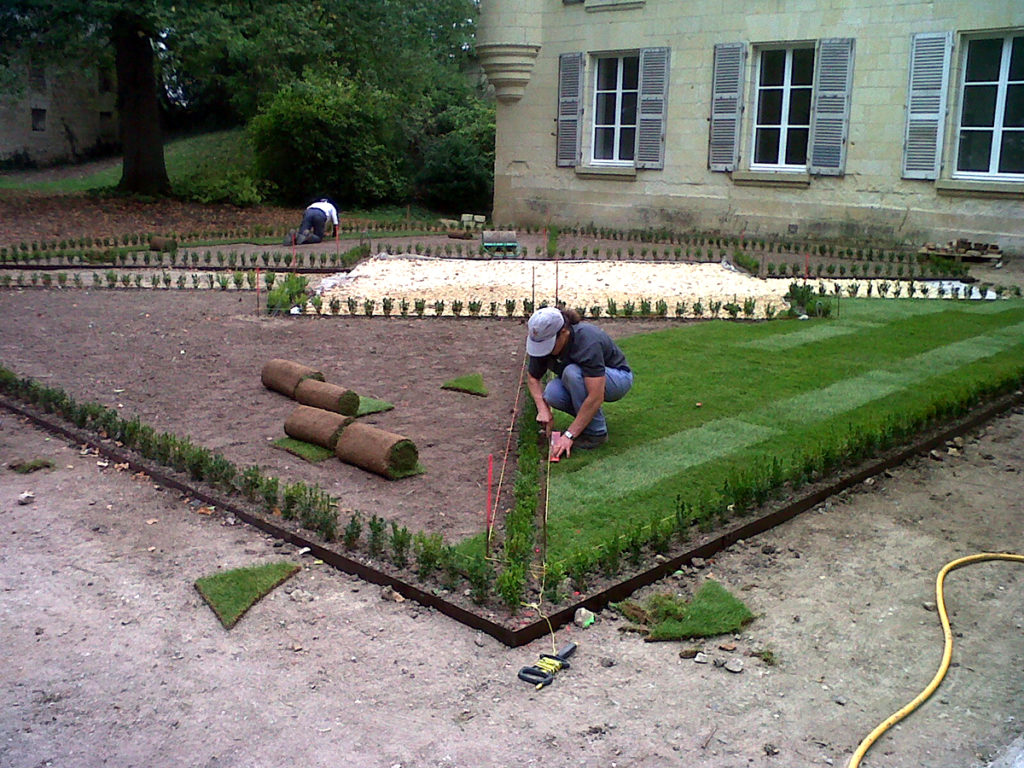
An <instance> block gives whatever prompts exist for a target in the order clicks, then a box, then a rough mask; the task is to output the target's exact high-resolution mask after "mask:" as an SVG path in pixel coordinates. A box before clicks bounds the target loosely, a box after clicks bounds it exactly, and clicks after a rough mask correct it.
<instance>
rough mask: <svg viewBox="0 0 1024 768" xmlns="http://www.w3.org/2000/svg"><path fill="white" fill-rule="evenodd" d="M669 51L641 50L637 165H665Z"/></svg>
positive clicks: (664, 49)
mask: <svg viewBox="0 0 1024 768" xmlns="http://www.w3.org/2000/svg"><path fill="white" fill-rule="evenodd" d="M668 52H669V49H668V48H644V49H643V50H641V51H640V104H639V114H638V115H637V122H638V125H637V131H636V167H637V168H664V167H665V116H666V110H667V108H668V63H669V62H668V58H669V57H668Z"/></svg>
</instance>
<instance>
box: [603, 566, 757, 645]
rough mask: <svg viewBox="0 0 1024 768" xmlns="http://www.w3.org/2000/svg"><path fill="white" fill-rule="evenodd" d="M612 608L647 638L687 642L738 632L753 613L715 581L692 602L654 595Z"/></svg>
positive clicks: (704, 586)
mask: <svg viewBox="0 0 1024 768" xmlns="http://www.w3.org/2000/svg"><path fill="white" fill-rule="evenodd" d="M612 607H613V608H614V609H615V610H617V611H618V612H619V613H621V614H622V615H623V616H625V617H626V618H627V619H629V620H630V621H631V622H633V624H635V625H637V626H638V627H641V628H642V629H643V632H644V633H645V635H646V637H645V639H646V640H648V641H651V642H655V641H659V640H686V639H687V638H693V637H714V636H715V635H724V634H726V633H728V632H736V631H737V630H739V629H740V628H742V627H743V625H744V624H746V623H747V622H749V621H751V620H752V619H753V618H754V614H752V613H751V612H750V609H749V608H747V606H746V605H744V604H743V601H741V600H739V599H738V598H736V597H735V596H733V594H732V593H731V592H729V590H727V589H726V588H725V587H723V586H722V585H721V584H719V583H718V582H717V581H715V580H714V579H708V580H707V581H705V582H704V583H703V584H702V585H701V587H700V589H698V590H697V593H696V594H695V595H694V596H693V599H692V600H690V601H689V602H686V601H685V600H683V599H681V598H679V597H676V596H675V595H665V594H658V595H651V596H650V597H649V598H647V600H645V601H644V602H643V603H638V602H636V601H634V600H624V601H623V602H621V603H613V604H612Z"/></svg>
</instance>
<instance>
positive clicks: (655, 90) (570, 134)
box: [555, 48, 669, 169]
mask: <svg viewBox="0 0 1024 768" xmlns="http://www.w3.org/2000/svg"><path fill="white" fill-rule="evenodd" d="M588 68H589V70H590V72H591V73H592V74H587V70H588ZM668 80H669V49H668V48H642V49H640V50H639V51H637V52H633V53H615V54H612V53H601V54H591V55H589V56H588V55H587V54H584V53H582V52H579V53H563V54H561V55H560V56H559V57H558V118H557V125H558V129H557V132H556V141H555V145H556V148H555V160H556V163H557V165H559V166H572V167H580V166H584V167H587V166H606V167H620V168H621V167H627V168H638V169H639V168H650V169H660V168H664V166H665V122H666V115H667V105H668ZM588 89H589V93H588V96H585V95H584V94H585V92H587V91H588ZM584 101H586V104H587V105H588V106H589V109H587V110H585V109H584ZM584 137H586V139H587V142H584V141H583V139H584ZM585 143H589V147H586V151H587V158H586V159H584V157H583V153H584V149H585Z"/></svg>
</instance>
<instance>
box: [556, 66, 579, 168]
mask: <svg viewBox="0 0 1024 768" xmlns="http://www.w3.org/2000/svg"><path fill="white" fill-rule="evenodd" d="M582 126H583V54H582V53H563V54H562V55H561V56H559V57H558V128H557V136H556V141H555V144H556V148H555V160H556V163H557V164H558V165H562V166H566V165H568V166H574V165H579V158H580V134H581V129H582Z"/></svg>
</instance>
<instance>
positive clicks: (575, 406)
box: [544, 363, 633, 435]
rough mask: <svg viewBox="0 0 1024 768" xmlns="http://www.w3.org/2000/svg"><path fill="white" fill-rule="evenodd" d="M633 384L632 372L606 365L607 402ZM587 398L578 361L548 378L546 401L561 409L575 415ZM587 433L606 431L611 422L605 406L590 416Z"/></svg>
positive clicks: (617, 398)
mask: <svg viewBox="0 0 1024 768" xmlns="http://www.w3.org/2000/svg"><path fill="white" fill-rule="evenodd" d="M632 386H633V372H632V371H623V370H620V369H619V368H605V369H604V399H605V402H606V403H613V402H615V401H616V400H621V399H622V398H623V397H625V396H626V393H627V392H629V389H630V387H632ZM586 399H587V385H586V384H585V383H584V381H583V371H582V370H581V369H580V367H579V366H578V365H576V364H575V363H570V364H569V365H567V366H565V370H564V371H562V375H561V376H560V377H559V378H557V379H553V380H551V381H549V382H548V385H547V386H546V387H544V402H545V403H547V404H548V405H550V406H551V407H552V408H555V409H557V410H559V411H564V412H565V413H570V414H572V415H573V416H575V415H576V414H577V413H579V412H580V406H581V405H583V401H584V400H586ZM582 434H584V435H606V434H608V424H607V423H606V422H605V418H604V408H599V409H598V411H597V413H595V414H594V418H593V419H591V420H590V423H589V424H588V425H587V427H586V429H584V430H583V432H582Z"/></svg>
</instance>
